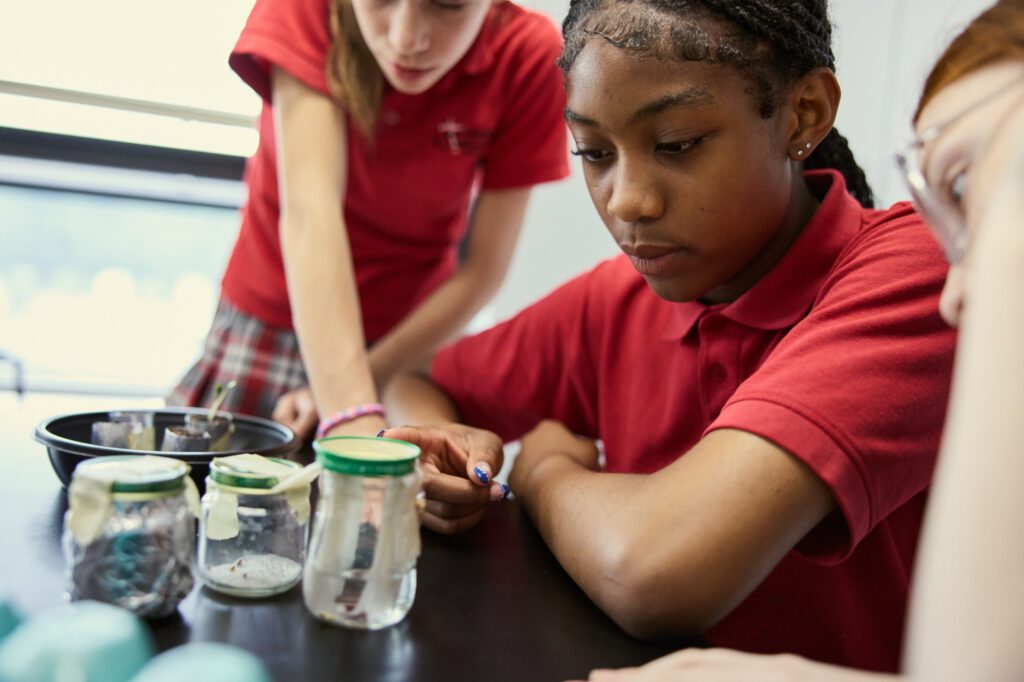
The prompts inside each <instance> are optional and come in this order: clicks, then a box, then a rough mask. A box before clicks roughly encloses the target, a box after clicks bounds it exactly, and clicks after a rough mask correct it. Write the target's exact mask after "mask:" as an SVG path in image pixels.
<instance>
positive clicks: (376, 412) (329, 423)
mask: <svg viewBox="0 0 1024 682" xmlns="http://www.w3.org/2000/svg"><path fill="white" fill-rule="evenodd" d="M371 418H373V419H371ZM374 420H375V421H374ZM356 422H362V423H361V424H356ZM374 423H380V424H381V425H383V424H384V406H383V405H381V404H380V403H364V404H362V405H354V406H352V407H349V408H347V409H344V410H341V411H339V412H335V413H334V414H331V415H328V416H326V417H324V418H323V419H321V420H320V425H319V426H318V427H317V430H316V437H317V438H323V437H324V436H326V435H328V434H334V433H335V432H338V431H341V430H344V431H346V432H348V431H350V430H351V429H349V428H347V427H349V426H359V427H361V428H359V429H358V431H359V432H362V430H363V429H365V428H368V427H372V425H373V424H374ZM343 427H345V428H344V429H343ZM377 430H378V431H379V430H380V429H379V428H378V429H377Z"/></svg>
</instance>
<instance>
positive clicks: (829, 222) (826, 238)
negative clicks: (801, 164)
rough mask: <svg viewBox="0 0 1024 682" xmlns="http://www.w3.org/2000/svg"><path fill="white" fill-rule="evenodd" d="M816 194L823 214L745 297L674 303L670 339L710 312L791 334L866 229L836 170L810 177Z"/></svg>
mask: <svg viewBox="0 0 1024 682" xmlns="http://www.w3.org/2000/svg"><path fill="white" fill-rule="evenodd" d="M804 177H805V178H806V179H807V184H808V185H809V186H810V188H811V192H812V193H813V194H814V195H815V196H822V195H824V196H823V198H822V200H821V204H820V205H819V206H818V210H817V211H815V213H814V215H813V216H811V219H810V220H809V221H808V222H807V225H805V226H804V229H803V230H802V231H801V232H800V235H799V236H798V237H797V238H796V241H794V242H793V244H792V245H791V246H790V247H789V250H788V251H786V253H785V254H784V255H783V256H782V258H781V259H780V260H779V262H778V263H776V264H775V267H773V268H772V269H771V270H770V271H769V272H768V273H767V274H766V275H764V277H762V278H761V279H760V280H758V281H757V283H755V284H754V286H752V287H751V288H750V289H749V290H747V291H746V292H745V293H744V294H743V295H742V296H740V297H739V298H737V299H736V300H735V301H732V302H731V303H720V304H716V305H713V306H709V305H705V304H703V303H700V302H699V301H687V302H684V303H671V304H669V305H671V306H672V312H671V314H670V315H669V317H668V324H666V325H665V327H664V329H663V330H662V336H663V338H665V339H681V338H682V337H684V336H686V335H687V334H689V333H690V330H691V329H692V328H693V325H694V324H696V322H697V320H699V319H700V318H701V316H703V315H704V314H705V313H706V312H707V311H709V310H715V311H718V312H720V313H721V314H722V315H723V316H724V317H727V318H729V319H731V320H733V321H735V322H738V323H740V324H742V325H745V326H747V327H753V328H755V329H765V330H770V329H785V328H787V327H791V326H793V325H794V324H796V323H797V322H798V321H799V320H800V319H801V318H803V316H804V315H805V314H806V313H807V311H808V310H809V309H810V307H811V305H812V304H813V303H814V299H815V297H816V296H817V295H818V292H819V291H820V290H821V285H822V283H823V282H824V280H825V277H826V276H827V275H828V273H829V271H830V270H831V269H832V265H833V263H835V259H836V257H838V255H839V252H840V251H842V250H843V248H844V247H845V246H846V244H847V243H848V242H849V241H850V239H851V238H852V237H853V235H854V234H856V232H857V231H858V230H859V229H860V227H861V224H862V213H863V208H862V207H861V205H860V204H859V203H857V200H856V199H854V198H853V197H852V196H850V195H849V194H848V193H847V191H846V182H845V180H844V179H843V176H842V175H841V174H840V173H839V172H838V171H835V170H816V171H808V172H806V173H805V174H804Z"/></svg>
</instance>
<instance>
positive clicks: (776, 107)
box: [386, 0, 953, 671]
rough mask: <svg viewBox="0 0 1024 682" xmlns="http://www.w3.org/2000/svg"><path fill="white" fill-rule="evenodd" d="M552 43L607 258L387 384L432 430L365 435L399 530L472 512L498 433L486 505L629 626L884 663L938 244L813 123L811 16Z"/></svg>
mask: <svg viewBox="0 0 1024 682" xmlns="http://www.w3.org/2000/svg"><path fill="white" fill-rule="evenodd" d="M563 35H564V37H565V48H564V52H563V55H562V57H561V60H560V64H561V67H562V69H563V70H564V72H565V74H566V92H567V108H566V114H565V115H566V120H567V121H568V124H569V127H570V131H571V133H572V136H573V138H574V140H575V143H576V154H577V155H578V156H579V157H580V159H581V161H582V165H583V171H584V175H585V178H586V181H587V186H588V189H589V192H590V196H591V199H592V200H593V203H594V206H595V207H596V209H597V211H598V213H599V214H600V216H601V218H602V220H603V222H604V224H605V226H606V227H607V230H608V232H609V233H610V235H611V236H612V238H613V239H614V240H615V241H616V243H617V244H618V245H619V246H620V248H621V249H622V251H623V254H622V255H620V256H619V257H617V258H614V259H612V260H609V261H606V262H604V263H602V264H600V265H598V266H597V267H596V268H594V269H593V270H592V271H590V272H588V273H585V274H583V275H581V276H580V277H578V278H576V279H575V280H573V281H571V282H569V283H567V284H566V285H564V286H562V287H561V288H559V289H558V290H556V291H555V292H553V293H552V294H550V295H548V296H547V297H545V298H544V299H542V300H541V301H539V302H538V303H536V304H534V305H533V306H532V307H530V308H528V309H527V310H525V311H523V312H522V313H521V314H519V315H518V316H516V317H515V318H513V319H511V320H509V321H507V322H505V323H503V324H501V325H499V326H497V327H495V328H493V329H491V330H488V331H486V332H484V333H482V334H479V335H477V336H473V337H470V338H466V339H462V340H460V341H459V342H457V343H455V344H453V345H451V346H449V347H447V348H444V349H442V350H441V351H440V352H439V353H438V355H437V356H436V357H435V359H434V361H433V364H432V366H431V374H430V376H429V377H425V376H418V375H415V374H411V373H406V374H404V375H402V376H401V377H400V378H399V379H398V380H396V381H395V382H394V383H393V384H392V386H391V387H390V388H389V389H388V391H387V398H386V399H387V401H388V402H389V409H390V410H392V412H393V413H394V414H395V415H396V416H397V419H396V421H398V422H400V423H401V422H405V423H412V424H434V426H424V427H421V428H420V427H403V428H395V429H391V430H389V431H388V432H387V434H388V435H389V436H393V437H396V438H404V439H407V440H411V441H414V442H417V443H419V444H420V445H421V447H422V449H423V451H424V470H425V489H426V493H427V506H426V510H425V516H424V523H425V524H426V525H427V526H428V527H431V528H433V529H435V530H439V531H442V532H452V531H457V530H461V529H463V528H466V527H468V526H470V525H473V524H474V523H476V521H478V520H479V519H480V518H481V516H482V514H483V512H484V509H485V504H486V502H487V500H488V499H489V497H490V495H491V492H492V491H491V490H489V489H488V487H487V486H486V483H487V482H488V481H490V480H491V475H492V474H493V473H494V472H498V471H499V469H500V468H501V465H502V463H503V456H502V441H509V440H513V439H517V438H520V437H521V438H522V445H521V450H520V452H519V454H518V455H517V457H516V459H515V461H514V463H513V466H512V468H511V473H510V477H509V484H510V486H511V489H512V490H513V492H514V493H515V495H516V497H517V498H518V500H519V502H520V503H521V504H522V505H523V507H524V508H525V510H526V511H527V512H528V513H529V515H530V516H531V517H532V519H533V521H534V523H535V524H536V526H537V528H538V530H539V531H540V533H541V535H542V536H543V537H544V539H545V541H546V542H547V543H548V545H549V546H550V548H551V550H552V552H553V553H554V554H555V556H556V557H557V558H558V560H559V561H560V562H561V564H562V566H563V567H564V568H565V570H566V571H567V572H568V573H569V575H570V576H572V578H573V579H574V580H575V581H576V582H577V583H578V584H579V585H580V587H581V588H582V589H583V590H584V591H585V592H586V593H587V594H588V595H589V596H590V597H591V598H592V599H593V600H594V601H595V602H596V603H597V605H598V606H600V607H601V608H602V609H603V610H604V611H605V612H606V613H607V614H608V615H609V616H611V617H612V619H614V620H615V621H616V622H617V623H618V624H619V625H620V626H622V627H623V628H624V629H625V630H627V631H628V632H629V633H631V634H633V635H635V636H639V637H658V638H664V637H669V636H676V635H693V634H696V633H701V634H703V636H704V637H705V638H706V640H707V641H709V642H710V643H712V644H715V645H719V646H731V647H735V648H740V649H746V650H753V651H760V652H782V651H787V652H797V653H800V654H803V655H805V656H808V657H811V658H815V659H818V660H824V661H832V662H840V663H846V664H852V665H857V666H860V667H864V668H869V669H875V670H890V671H892V670H895V669H896V667H897V663H898V655H899V641H900V635H901V632H902V629H903V617H904V612H905V607H906V600H907V591H908V582H909V577H910V570H911V566H912V564H913V554H914V548H915V546H916V541H917V534H918V530H919V527H920V521H921V514H922V510H923V505H924V499H925V491H926V489H927V487H928V484H929V481H930V478H931V472H932V466H933V462H934V457H935V453H936V450H937V449H938V443H939V432H940V429H941V424H942V419H943V416H944V414H945V406H946V398H947V395H948V388H949V378H950V366H951V361H952V348H953V333H952V331H951V330H950V329H949V328H948V327H947V326H946V325H945V324H944V323H943V321H942V319H941V318H940V317H939V315H938V312H937V305H938V297H939V292H940V290H941V288H942V281H943V277H944V275H945V270H946V268H945V262H944V260H943V258H942V254H941V252H940V250H939V249H938V248H937V246H936V244H935V242H934V240H933V239H932V238H931V237H930V235H929V234H928V230H927V228H926V227H925V225H924V223H923V222H922V220H921V218H920V217H919V216H918V215H917V214H916V213H915V212H914V211H913V209H912V207H911V206H910V205H909V204H899V205H896V206H894V207H892V208H889V209H885V210H875V209H873V208H871V207H870V204H871V193H870V190H869V189H868V187H867V184H866V183H865V182H864V177H863V173H861V172H860V170H859V169H858V168H857V166H856V164H855V163H854V160H853V157H852V155H851V154H850V152H849V150H848V149H847V147H846V144H845V142H844V140H843V139H842V137H841V136H840V135H839V134H838V133H836V132H835V131H834V129H833V123H834V121H835V116H836V111H837V108H838V106H839V100H840V88H839V85H838V82H837V79H836V76H835V74H834V72H833V68H832V67H833V57H832V50H831V46H830V36H831V29H830V26H829V18H828V14H827V6H826V3H825V2H823V1H822V0H729V1H728V2H727V1H725V0H634V1H630V2H610V1H604V0H576V1H574V2H572V3H571V5H570V10H569V14H568V17H567V18H566V19H565V22H564V24H563ZM457 420H461V422H462V424H461V425H451V426H446V425H443V424H442V425H437V424H438V423H443V422H446V421H447V422H454V421H457ZM524 434H525V435H524ZM596 441H601V442H602V443H603V459H602V458H601V456H600V455H599V452H600V451H601V449H600V448H598V447H597V445H596V444H595V442H596ZM594 664H595V665H600V664H601V662H600V661H594Z"/></svg>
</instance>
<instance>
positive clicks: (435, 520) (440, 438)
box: [383, 424, 508, 533]
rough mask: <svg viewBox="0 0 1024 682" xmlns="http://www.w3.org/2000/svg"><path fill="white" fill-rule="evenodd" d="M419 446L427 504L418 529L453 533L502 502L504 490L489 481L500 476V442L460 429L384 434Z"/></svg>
mask: <svg viewBox="0 0 1024 682" xmlns="http://www.w3.org/2000/svg"><path fill="white" fill-rule="evenodd" d="M383 435H384V437H386V438H397V439H399V440H404V441H408V442H410V443H414V444H415V445H418V446H419V448H420V450H421V454H420V464H421V466H422V468H423V491H424V493H426V497H427V503H426V507H425V508H424V510H423V517H422V521H423V525H424V526H426V527H427V528H429V529H431V530H434V531H437V532H439V533H457V532H459V531H463V530H466V529H467V528H470V527H472V526H473V525H475V524H476V523H477V522H478V521H480V519H481V518H482V517H483V514H484V507H485V506H486V505H487V503H488V502H493V501H495V500H501V499H504V498H505V496H506V495H508V487H507V486H502V485H500V484H498V483H495V482H494V481H493V476H494V474H495V473H496V472H498V471H501V466H502V464H503V463H504V461H505V460H504V457H505V455H504V451H503V450H502V445H501V439H500V438H499V437H498V436H497V435H495V434H493V433H491V432H490V431H484V430H483V429H474V428H472V427H469V426H463V425H462V424H434V425H425V426H400V427H397V428H393V429H388V430H387V431H385V432H384V434H383Z"/></svg>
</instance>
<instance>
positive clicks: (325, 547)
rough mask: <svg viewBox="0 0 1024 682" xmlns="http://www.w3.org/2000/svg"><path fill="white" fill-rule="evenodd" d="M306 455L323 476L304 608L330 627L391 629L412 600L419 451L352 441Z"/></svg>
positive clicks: (330, 442)
mask: <svg viewBox="0 0 1024 682" xmlns="http://www.w3.org/2000/svg"><path fill="white" fill-rule="evenodd" d="M313 449H314V450H315V451H316V459H317V462H318V463H319V464H320V465H321V466H322V467H323V469H324V471H323V474H322V475H321V477H320V500H319V502H318V503H317V509H316V517H315V519H314V521H313V534H312V539H311V540H310V551H309V559H308V560H307V561H306V566H305V571H304V573H303V584H302V595H303V598H304V600H305V602H306V608H308V609H309V611H310V612H311V613H312V614H313V615H314V616H315V617H317V618H319V619H320V620H323V621H326V622H328V623H333V624H336V625H343V626H347V627H352V628H358V629H366V630H376V629H379V628H383V627H387V626H389V625H393V624H395V623H397V622H399V621H400V620H402V618H404V617H405V614H407V613H408V612H409V609H410V607H412V603H413V598H414V597H415V595H416V559H417V557H418V556H419V553H420V529H419V518H418V516H417V510H416V497H417V495H418V494H419V492H420V484H421V476H420V470H419V464H418V460H417V458H418V457H419V453H420V449H419V448H418V447H416V446H415V445H413V444H411V443H406V442H404V441H399V440H392V439H390V438H367V437H359V436H338V437H333V438H322V439H320V440H318V441H315V442H314V443H313Z"/></svg>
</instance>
